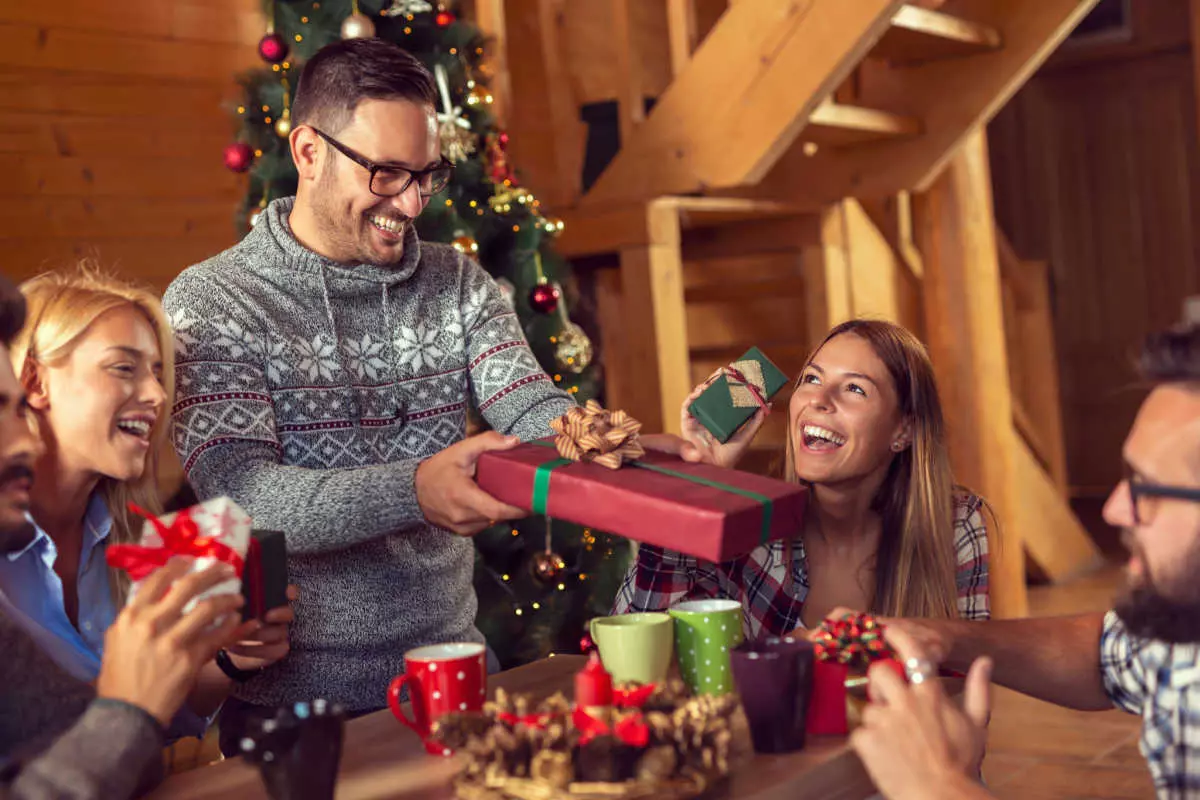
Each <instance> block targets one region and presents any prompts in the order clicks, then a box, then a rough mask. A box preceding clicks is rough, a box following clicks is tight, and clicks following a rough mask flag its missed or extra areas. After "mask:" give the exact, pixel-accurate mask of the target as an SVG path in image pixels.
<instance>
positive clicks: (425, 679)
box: [388, 642, 487, 756]
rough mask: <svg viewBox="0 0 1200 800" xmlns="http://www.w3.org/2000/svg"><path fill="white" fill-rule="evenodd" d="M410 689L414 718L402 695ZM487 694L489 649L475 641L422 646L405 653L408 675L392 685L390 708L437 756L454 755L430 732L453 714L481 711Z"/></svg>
mask: <svg viewBox="0 0 1200 800" xmlns="http://www.w3.org/2000/svg"><path fill="white" fill-rule="evenodd" d="M405 686H407V687H408V699H409V705H410V706H411V710H412V716H411V717H410V716H408V715H407V714H405V713H404V708H403V707H402V706H401V705H400V693H401V691H402V690H403V689H404V687H405ZM486 694H487V656H486V648H485V647H484V646H483V645H482V644H476V643H475V642H461V643H460V642H452V643H448V644H431V645H428V646H426V647H418V648H416V649H415V650H409V651H408V652H407V653H405V654H404V674H403V675H397V676H396V677H395V678H394V679H393V680H392V683H391V685H389V686H388V706H389V707H390V708H391V709H392V713H393V714H395V715H396V719H398V720H400V722H402V723H404V724H405V725H407V726H408V727H409V728H412V730H413V731H414V732H415V733H416V734H417V735H418V736H420V737H421V740H422V741H423V742H424V743H425V750H426V751H428V752H429V753H431V754H432V755H435V756H449V755H453V752H452V751H451V750H450V748H448V747H445V746H444V745H441V744H438V743H437V742H434V741H432V740H431V739H430V738H429V729H430V727H431V726H432V725H433V723H434V722H436V721H437V720H438V718H439V717H441V716H442V715H443V714H446V713H448V712H451V711H480V710H482V708H483V700H484V696H485V695H486Z"/></svg>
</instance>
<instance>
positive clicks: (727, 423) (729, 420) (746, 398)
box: [688, 347, 788, 442]
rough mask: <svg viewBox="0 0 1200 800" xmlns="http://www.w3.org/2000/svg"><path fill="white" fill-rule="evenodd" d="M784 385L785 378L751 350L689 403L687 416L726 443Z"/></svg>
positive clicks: (765, 358)
mask: <svg viewBox="0 0 1200 800" xmlns="http://www.w3.org/2000/svg"><path fill="white" fill-rule="evenodd" d="M787 382H788V377H787V375H784V374H783V372H781V371H780V369H779V368H778V367H776V366H775V365H774V364H772V363H771V360H770V359H769V358H767V357H766V356H765V355H763V352H762V351H761V350H759V349H758V348H757V347H751V348H750V349H749V350H747V351H746V352H745V353H744V354H743V355H742V357H741V358H739V359H738V360H737V361H734V362H733V363H732V364H730V365H729V366H727V367H725V368H724V369H723V370H722V374H721V376H720V377H718V378H717V379H716V380H715V381H713V382H712V383H711V384H709V386H708V388H707V389H705V390H704V391H703V392H701V394H700V396H699V397H697V398H696V399H695V400H693V401H692V404H691V405H690V406H688V413H689V414H691V415H692V416H693V417H695V418H696V419H697V421H699V422H700V424H701V425H703V426H704V427H705V428H706V429H707V430H708V432H709V433H711V434H712V435H713V436H714V437H715V438H716V440H717V441H719V442H727V441H729V440H730V438H732V437H733V435H734V434H735V433H737V431H738V429H739V428H741V427H742V426H743V425H745V424H746V423H747V422H749V421H750V418H751V417H753V416H754V414H755V412H756V411H758V410H759V409H760V408H764V407H765V406H766V405H767V403H769V402H770V400H771V398H772V397H774V396H775V395H776V394H777V393H778V392H779V390H780V389H782V388H783V387H784V386H786V385H787Z"/></svg>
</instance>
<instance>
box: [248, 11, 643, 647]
mask: <svg viewBox="0 0 1200 800" xmlns="http://www.w3.org/2000/svg"><path fill="white" fill-rule="evenodd" d="M264 10H265V13H266V26H265V35H264V36H263V38H262V40H261V41H260V42H259V45H258V53H259V55H260V56H261V57H262V59H263V61H264V62H265V64H264V67H263V68H262V69H260V70H255V71H254V72H252V73H249V74H246V75H244V76H242V77H241V80H240V82H241V85H242V87H243V90H244V99H243V100H242V102H241V104H240V105H238V106H237V109H236V118H237V121H238V123H239V126H240V127H239V131H238V135H237V140H236V141H235V142H234V143H232V144H230V145H229V146H228V147H227V148H226V149H225V165H226V167H228V168H229V169H232V170H235V171H239V172H243V171H248V172H249V189H248V193H247V196H246V199H245V202H244V205H243V207H242V208H241V209H240V210H239V211H238V214H237V224H238V226H239V227H240V228H241V230H242V231H243V232H244V231H245V230H247V229H248V228H249V227H250V226H252V225H253V224H254V222H255V221H256V220H257V217H258V214H259V213H260V212H261V210H262V209H263V208H265V207H266V205H267V204H268V203H269V202H270V201H271V200H274V199H275V198H277V197H285V196H288V195H291V194H294V193H295V191H296V184H297V177H296V171H295V168H294V166H293V165H292V159H291V154H290V151H289V149H288V139H287V137H288V134H289V133H290V132H291V114H290V110H289V109H290V105H291V96H292V92H294V90H295V83H296V79H297V78H298V77H299V74H300V69H301V68H302V67H303V62H304V61H305V59H307V58H308V57H309V56H311V55H312V54H314V53H315V52H316V51H317V50H319V49H320V48H321V47H323V46H324V45H326V44H329V43H331V42H333V41H336V40H338V39H339V38H357V37H368V36H377V37H380V38H383V39H386V40H388V41H391V42H394V43H396V44H398V45H399V46H401V47H403V48H404V49H405V50H408V51H409V52H410V53H412V54H413V55H415V56H417V57H418V58H419V59H421V61H422V62H423V63H424V64H425V66H426V67H427V68H428V69H429V71H430V72H431V73H432V74H433V75H434V78H435V80H436V83H437V86H438V93H439V97H440V106H439V108H438V109H437V112H438V122H439V124H440V129H441V136H442V152H443V154H444V155H445V156H446V157H447V158H449V159H450V160H451V161H453V162H454V164H455V169H454V172H453V179H452V180H451V182H450V185H449V186H448V187H447V188H446V189H445V190H444V191H443V192H441V193H439V194H437V195H435V196H434V197H433V198H432V199H431V201H430V203H429V206H428V207H427V208H426V210H425V211H424V213H422V215H421V216H420V217H419V218H418V220H417V231H418V233H419V234H420V236H421V238H422V239H424V240H426V241H437V242H446V243H449V244H451V245H453V246H454V247H455V248H456V249H458V250H459V251H460V252H462V253H464V254H466V255H468V256H470V257H473V258H476V259H478V260H479V262H480V263H481V264H482V265H483V267H484V268H485V269H487V271H488V272H489V273H491V275H492V276H493V277H494V278H495V279H496V280H497V282H498V283H499V284H500V286H501V288H502V289H503V290H504V292H505V294H506V295H507V296H508V297H509V299H510V301H511V302H512V304H513V307H514V309H515V310H516V313H517V315H518V316H519V318H520V319H521V321H522V325H523V328H524V331H525V336H526V338H527V339H528V340H529V344H530V347H531V348H532V349H533V352H534V354H535V355H536V356H537V358H538V360H539V362H540V363H541V365H542V367H543V368H544V369H545V370H546V371H547V373H548V374H549V375H551V376H552V377H553V379H554V382H555V384H556V385H558V386H559V387H560V388H562V389H564V390H566V391H567V392H570V393H571V394H572V395H573V396H575V397H576V399H577V400H578V401H579V402H581V403H582V402H584V401H586V400H588V399H590V398H593V397H596V395H597V392H598V390H599V388H600V387H599V378H598V375H597V368H596V366H595V365H594V364H592V354H593V353H592V344H591V341H590V340H589V339H588V337H587V335H586V334H585V333H584V332H583V330H582V329H581V328H580V327H579V326H578V325H576V324H575V323H573V322H572V321H571V319H570V316H569V314H568V308H569V305H570V304H571V300H572V298H573V296H574V294H575V289H574V285H573V283H572V281H571V269H570V264H569V263H568V262H566V261H565V260H564V259H563V258H561V257H560V256H558V255H556V254H555V252H554V249H553V241H554V237H555V236H556V235H557V234H558V233H559V232H561V230H562V227H563V226H562V223H561V222H560V221H558V220H555V219H554V218H553V217H550V216H548V215H546V214H545V213H543V211H542V208H541V204H540V203H539V202H538V200H537V199H536V198H535V197H534V195H533V193H532V192H530V191H529V190H528V189H526V188H523V187H522V186H521V184H520V181H519V180H518V177H517V174H516V173H515V172H514V170H513V167H512V166H511V165H510V164H509V161H508V157H507V152H506V151H507V144H508V136H507V134H505V132H504V131H503V130H501V129H500V128H499V126H498V124H497V121H496V119H495V118H494V115H493V114H492V103H493V98H492V95H491V94H490V92H489V90H488V72H487V48H488V43H487V41H486V40H485V39H484V37H483V36H482V35H481V33H480V31H479V30H478V29H477V28H476V27H475V26H474V25H471V24H470V23H469V22H467V21H465V20H463V19H461V18H460V17H459V16H458V9H457V8H456V7H455V6H454V4H452V3H449V2H437V3H431V2H426V0H358V1H357V2H356V0H295V1H292V0H265V3H264ZM564 289H565V291H564ZM474 417H475V419H478V415H474ZM475 543H476V570H475V587H476V592H477V594H478V596H479V609H480V612H479V617H478V620H477V622H478V625H479V628H480V630H481V631H483V633H484V635H485V636H486V637H487V639H488V642H489V643H490V644H491V646H492V648H493V649H494V650H495V651H496V653H497V655H498V656H499V658H500V660H501V663H502V664H503V665H504V666H505V667H512V666H515V665H517V664H520V663H524V662H527V661H530V660H533V659H536V658H540V657H543V656H545V655H547V654H548V653H550V652H553V651H560V652H562V651H577V650H578V646H579V641H580V638H581V637H582V635H583V631H584V625H585V623H586V621H587V619H589V618H590V617H593V616H597V615H601V614H606V613H607V612H608V610H609V608H610V605H611V602H612V598H613V595H614V593H615V591H616V588H617V585H618V583H619V580H620V577H621V575H622V574H623V572H624V570H625V567H626V566H627V564H628V560H629V550H628V546H627V545H626V544H625V543H624V542H623V540H619V539H615V538H613V537H609V536H607V535H605V534H602V533H600V532H594V531H591V530H587V529H581V528H578V527H575V526H570V525H567V524H565V523H560V522H555V523H552V524H551V523H549V522H548V521H547V520H546V519H544V518H530V519H528V520H523V521H521V522H519V523H517V524H516V525H503V526H496V527H493V528H490V529H488V530H486V531H484V532H482V533H480V534H479V535H478V536H476V538H475Z"/></svg>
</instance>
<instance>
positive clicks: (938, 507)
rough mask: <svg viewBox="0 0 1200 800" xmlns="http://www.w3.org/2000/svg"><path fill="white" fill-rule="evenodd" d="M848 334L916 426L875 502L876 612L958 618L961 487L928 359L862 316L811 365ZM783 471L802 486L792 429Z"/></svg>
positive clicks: (915, 343) (902, 332) (890, 329)
mask: <svg viewBox="0 0 1200 800" xmlns="http://www.w3.org/2000/svg"><path fill="white" fill-rule="evenodd" d="M845 334H849V335H853V336H858V337H859V338H861V339H863V340H864V341H866V342H867V343H868V344H869V345H871V348H872V349H873V350H874V351H875V354H876V355H877V356H878V357H879V359H880V360H881V361H882V362H883V363H884V365H885V366H886V367H887V370H888V374H889V375H890V376H891V378H892V383H893V385H894V386H895V388H896V397H897V399H898V403H899V412H900V416H901V418H903V419H907V420H910V421H911V423H912V444H911V445H910V446H909V447H907V448H905V449H904V450H903V451H901V452H900V453H897V454H896V455H895V456H894V457H893V459H892V463H891V466H890V467H889V468H888V472H887V476H886V477H885V478H884V480H883V484H882V486H880V488H879V493H878V494H877V495H876V496H875V500H874V504H873V508H874V510H875V511H876V512H878V513H879V515H880V516H881V517H882V519H883V531H882V534H881V536H880V539H879V549H878V551H877V553H876V556H875V596H874V598H872V602H871V608H870V611H871V612H872V613H875V614H881V615H884V616H904V617H941V618H949V617H956V616H958V611H957V597H958V592H957V589H956V586H955V553H954V503H955V492H956V487H955V485H954V477H953V474H952V472H951V470H950V456H949V452H948V451H947V449H946V423H945V419H944V417H943V415H942V404H941V400H940V399H939V397H938V391H937V383H936V382H935V380H934V376H933V365H932V364H931V363H930V361H929V354H928V352H926V350H925V346H924V345H923V344H921V342H920V341H919V340H918V339H917V338H916V337H915V336H913V335H912V334H911V333H910V332H909V331H908V330H906V329H905V328H903V327H901V326H899V325H895V324H893V323H890V322H884V321H880V320H864V319H856V320H850V321H848V322H843V323H842V324H841V325H838V326H837V327H835V328H834V329H833V330H831V331H830V332H829V333H828V334H827V335H826V336H825V338H824V340H822V342H821V343H820V344H819V345H818V346H817V348H816V349H815V350H814V351H813V353H812V355H811V356H809V362H811V361H812V359H814V358H816V355H817V353H818V352H820V350H821V348H822V347H824V346H825V344H826V343H827V342H829V341H830V340H831V339H834V338H835V337H838V336H842V335H845ZM784 470H785V473H784V474H785V477H786V478H787V480H789V481H792V482H799V481H800V478H799V476H798V475H797V474H796V460H795V452H794V450H793V447H792V433H791V431H789V432H788V436H787V455H786V461H785V466H784Z"/></svg>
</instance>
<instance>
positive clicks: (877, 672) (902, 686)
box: [867, 663, 908, 705]
mask: <svg viewBox="0 0 1200 800" xmlns="http://www.w3.org/2000/svg"><path fill="white" fill-rule="evenodd" d="M867 679H868V682H867V691H868V693H869V694H870V696H871V700H873V701H875V702H877V703H883V704H884V705H892V704H895V703H899V702H902V701H903V700H904V698H905V695H906V694H907V693H908V684H907V683H905V682H904V679H903V678H901V677H900V676H899V675H897V674H896V671H895V670H894V669H892V667H890V666H888V665H887V664H882V663H875V664H872V665H871V668H870V669H869V670H867Z"/></svg>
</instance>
